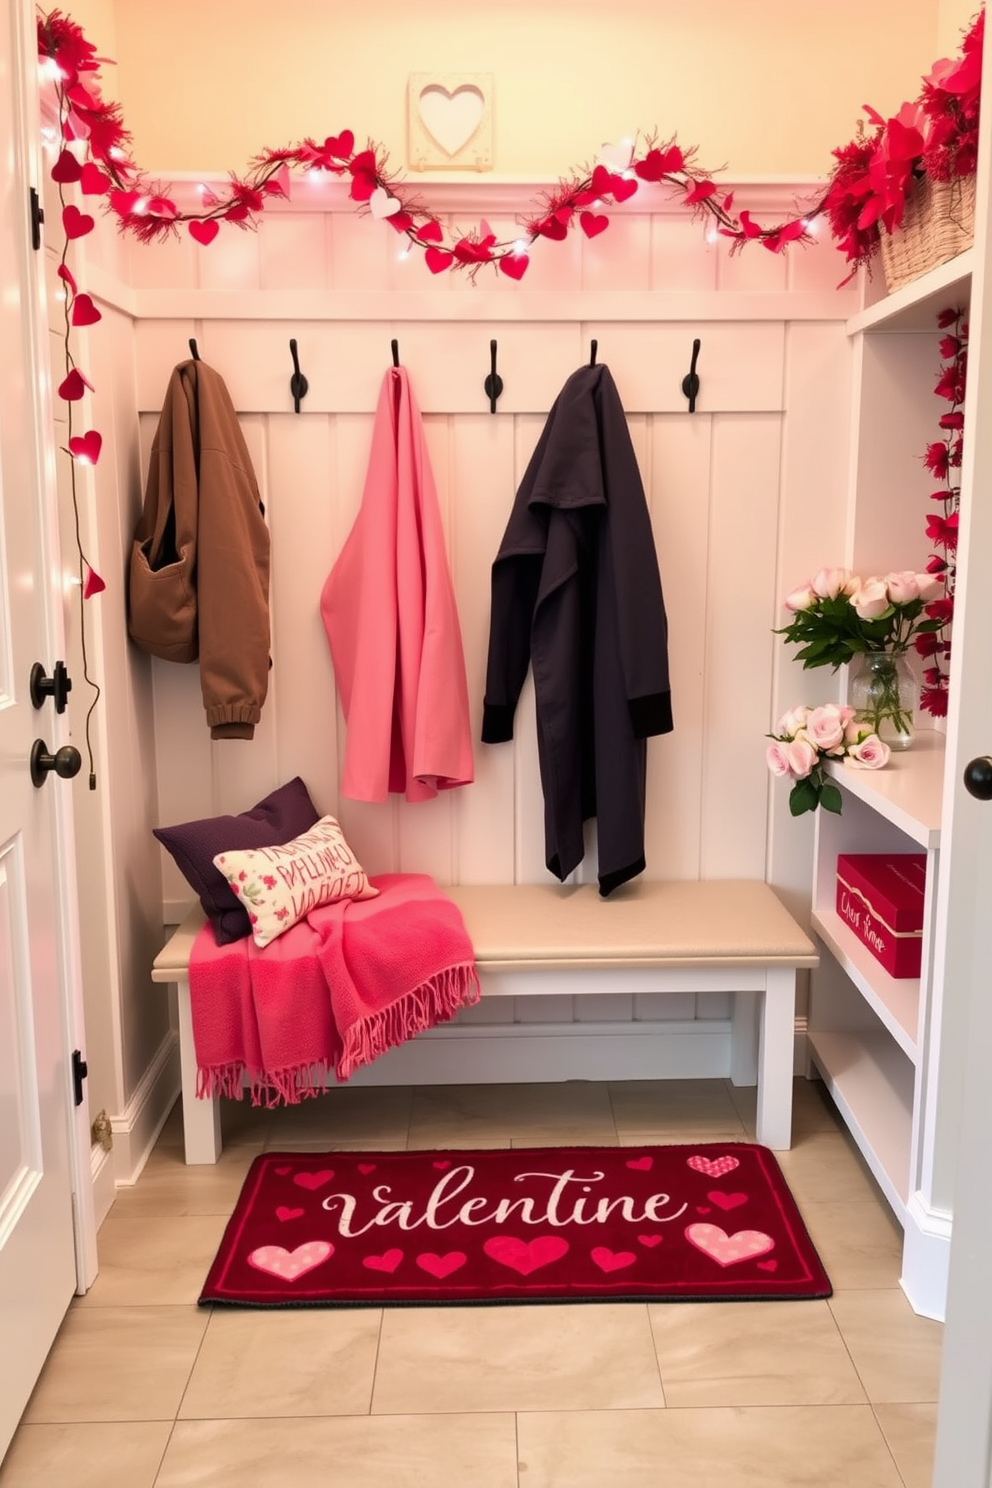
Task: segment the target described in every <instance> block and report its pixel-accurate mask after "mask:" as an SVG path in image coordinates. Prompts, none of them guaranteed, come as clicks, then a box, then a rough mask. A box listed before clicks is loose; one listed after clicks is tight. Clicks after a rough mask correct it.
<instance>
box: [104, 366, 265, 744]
mask: <svg viewBox="0 0 992 1488" xmlns="http://www.w3.org/2000/svg"><path fill="white" fill-rule="evenodd" d="M128 631H129V633H130V635H131V639H132V640H133V641H134V642H135V644H136V645H138V646H140V647H141V649H142V650H143V651H148V652H150V654H151V655H152V656H160V657H162V658H163V659H164V660H165V661H196V660H197V658H198V657H199V662H200V686H201V689H202V692H203V706H204V708H205V709H206V713H207V723H208V725H209V727H210V734H211V737H212V738H214V739H250V738H251V737H252V734H253V732H254V728H255V724H256V723H257V722H258V720H259V718H260V716H261V712H262V704H263V703H264V701H265V694H266V690H267V688H268V680H269V530H268V528H267V527H266V525H265V518H264V515H263V509H262V504H261V502H260V500H259V496H258V484H257V482H256V480H255V473H254V471H253V470H252V465H251V459H250V457H249V454H248V448H247V446H246V444H245V441H244V435H243V434H242V433H241V429H240V426H239V424H238V419H237V414H236V413H235V411H234V407H233V405H232V403H231V399H230V395H229V393H228V391H227V388H226V387H225V386H224V382H223V379H222V378H221V376H220V374H219V373H217V372H215V371H214V370H213V368H212V367H208V366H207V365H206V364H205V363H204V362H199V361H189V362H182V363H181V364H180V365H179V366H178V367H177V368H176V369H175V371H174V372H173V374H172V376H171V378H170V379H169V387H168V391H167V393H166V398H165V406H164V408H163V409H162V415H161V418H160V419H159V425H158V430H157V432H156V434H155V441H154V443H153V445H152V454H151V461H150V463H149V467H148V484H147V487H146V490H145V503H144V507H143V509H142V513H141V518H140V520H139V522H138V525H137V528H136V529H135V534H134V542H133V544H132V547H131V566H130V574H129V583H128Z"/></svg>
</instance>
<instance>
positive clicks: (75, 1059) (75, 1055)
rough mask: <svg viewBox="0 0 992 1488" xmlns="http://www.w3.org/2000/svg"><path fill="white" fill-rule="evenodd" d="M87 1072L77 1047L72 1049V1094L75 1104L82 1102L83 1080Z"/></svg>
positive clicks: (79, 1104)
mask: <svg viewBox="0 0 992 1488" xmlns="http://www.w3.org/2000/svg"><path fill="white" fill-rule="evenodd" d="M88 1074H89V1070H88V1069H87V1067H86V1060H85V1059H84V1058H83V1056H82V1054H81V1053H80V1051H79V1050H78V1049H73V1051H72V1094H73V1098H74V1100H75V1102H76V1105H77V1106H81V1105H82V1104H83V1081H84V1080H85V1079H86V1076H87V1075H88Z"/></svg>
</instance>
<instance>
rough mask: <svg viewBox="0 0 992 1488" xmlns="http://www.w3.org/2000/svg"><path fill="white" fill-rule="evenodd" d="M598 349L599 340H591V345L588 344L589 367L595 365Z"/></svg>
mask: <svg viewBox="0 0 992 1488" xmlns="http://www.w3.org/2000/svg"><path fill="white" fill-rule="evenodd" d="M598 350H599V342H598V341H593V342H592V344H591V346H590V350H589V365H590V367H595V365H596V353H597V351H598Z"/></svg>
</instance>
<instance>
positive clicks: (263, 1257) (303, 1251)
mask: <svg viewBox="0 0 992 1488" xmlns="http://www.w3.org/2000/svg"><path fill="white" fill-rule="evenodd" d="M333 1254H334V1246H333V1245H332V1244H331V1242H330V1241H329V1240H308V1241H307V1243H306V1244H305V1245H298V1246H297V1247H296V1249H295V1250H285V1249H284V1248H283V1246H281V1245H262V1246H260V1247H259V1248H258V1250H253V1251H252V1252H251V1254H250V1255H249V1257H248V1264H249V1265H251V1266H254V1267H255V1269H256V1270H258V1271H267V1272H268V1273H269V1275H270V1276H278V1278H279V1280H280V1281H296V1280H297V1279H298V1278H299V1277H301V1276H305V1275H306V1274H307V1272H308V1271H312V1270H313V1268H314V1267H315V1266H319V1265H321V1263H322V1262H323V1261H326V1260H328V1259H329V1258H330V1257H331V1256H332V1255H333Z"/></svg>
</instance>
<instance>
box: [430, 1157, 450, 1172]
mask: <svg viewBox="0 0 992 1488" xmlns="http://www.w3.org/2000/svg"><path fill="white" fill-rule="evenodd" d="M431 1167H432V1168H437V1169H438V1171H439V1172H441V1173H443V1172H444V1170H445V1168H450V1167H451V1159H450V1158H447V1157H446V1158H443V1159H442V1161H441V1162H435V1163H431Z"/></svg>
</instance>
